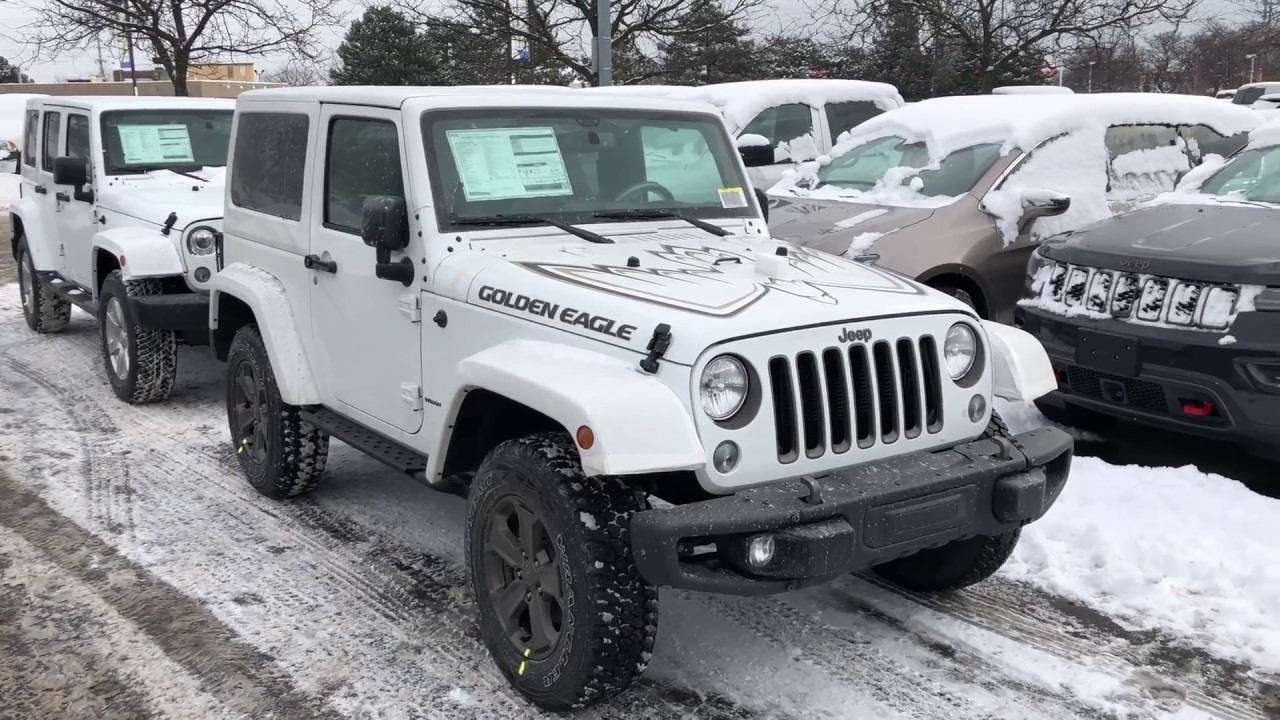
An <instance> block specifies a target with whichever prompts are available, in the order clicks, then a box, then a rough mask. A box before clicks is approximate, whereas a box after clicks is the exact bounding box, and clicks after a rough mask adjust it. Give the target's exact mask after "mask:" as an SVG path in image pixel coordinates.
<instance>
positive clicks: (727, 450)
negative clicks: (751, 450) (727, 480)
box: [711, 440, 741, 475]
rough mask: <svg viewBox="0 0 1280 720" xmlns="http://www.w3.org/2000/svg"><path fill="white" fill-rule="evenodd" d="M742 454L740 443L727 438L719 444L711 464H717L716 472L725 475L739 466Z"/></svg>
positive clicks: (712, 456)
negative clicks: (739, 450)
mask: <svg viewBox="0 0 1280 720" xmlns="http://www.w3.org/2000/svg"><path fill="white" fill-rule="evenodd" d="M740 455H741V453H739V452H738V443H736V442H734V441H732V440H725V441H724V442H722V443H720V444H719V445H717V446H716V451H715V452H713V453H712V454H711V464H712V465H715V468H716V472H718V473H720V474H721V475H725V474H727V473H730V472H733V469H734V468H736V467H738V459H739V457H740Z"/></svg>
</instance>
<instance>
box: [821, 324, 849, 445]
mask: <svg viewBox="0 0 1280 720" xmlns="http://www.w3.org/2000/svg"><path fill="white" fill-rule="evenodd" d="M822 370H823V378H824V379H825V380H826V383H827V412H828V414H829V415H830V417H831V452H833V453H836V454H840V453H843V452H848V451H849V448H850V447H852V446H853V443H852V442H851V441H850V437H851V436H852V435H853V428H852V427H851V426H850V423H849V421H850V419H851V418H850V417H849V377H848V373H846V372H845V364H844V356H843V355H842V354H841V353H840V351H839V350H837V349H836V348H827V349H826V350H823V351H822Z"/></svg>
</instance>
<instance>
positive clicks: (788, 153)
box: [741, 103, 817, 162]
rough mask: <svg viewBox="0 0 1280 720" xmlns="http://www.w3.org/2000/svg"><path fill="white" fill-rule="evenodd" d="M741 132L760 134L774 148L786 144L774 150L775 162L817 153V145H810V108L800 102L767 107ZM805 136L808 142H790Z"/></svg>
mask: <svg viewBox="0 0 1280 720" xmlns="http://www.w3.org/2000/svg"><path fill="white" fill-rule="evenodd" d="M741 134H742V135H760V136H762V137H764V138H765V139H766V140H768V141H769V144H770V145H772V146H774V147H775V148H776V147H778V146H779V145H782V144H783V143H786V144H787V145H786V146H784V147H782V148H780V149H779V152H778V153H777V157H776V158H775V159H776V160H777V161H778V162H786V161H788V160H808V159H811V157H807V156H812V157H816V156H817V148H816V147H812V148H810V146H812V145H813V137H812V136H813V111H812V110H810V108H809V106H808V105H805V104H803V103H792V104H790V105H779V106H777V107H771V108H769V109H768V110H765V111H764V112H762V113H760V114H759V115H756V116H755V118H753V119H752V120H751V122H749V123H747V126H746V127H745V128H743V129H742V133H741ZM806 135H807V136H809V139H808V142H802V143H800V144H793V141H795V140H797V139H798V138H803V137H805V136H806ZM801 145H803V146H804V147H801ZM810 150H812V152H809V151H810Z"/></svg>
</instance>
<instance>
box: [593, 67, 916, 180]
mask: <svg viewBox="0 0 1280 720" xmlns="http://www.w3.org/2000/svg"><path fill="white" fill-rule="evenodd" d="M591 90H593V91H595V92H607V93H624V94H638V95H653V96H655V97H667V98H672V99H683V100H700V101H703V102H709V103H711V104H712V105H714V106H715V107H716V108H717V109H719V110H720V113H721V115H723V116H724V119H725V123H726V124H727V125H728V126H729V132H730V134H732V135H733V136H734V138H735V142H736V144H737V146H738V151H739V153H741V154H742V158H743V162H744V163H746V166H747V173H748V176H749V177H750V178H751V181H752V183H753V184H755V185H757V186H759V187H768V186H770V185H772V184H774V183H775V182H777V181H778V180H779V179H781V178H782V175H783V173H784V172H785V171H787V170H789V169H792V168H794V167H795V164H796V163H798V162H803V161H805V160H813V159H814V158H817V157H820V156H822V155H825V154H826V153H828V152H830V151H831V148H832V147H834V146H835V144H836V143H837V142H839V140H840V136H841V135H843V134H844V133H846V132H849V131H850V130H852V129H853V128H855V127H857V126H858V125H861V124H862V123H863V122H866V121H867V120H869V119H871V118H873V117H875V116H877V115H879V114H881V113H883V112H885V111H888V110H893V109H895V108H900V107H902V105H903V102H902V96H901V95H899V94H898V89H897V88H896V87H894V86H892V85H889V84H887V83H879V82H867V81H864V80H837V79H797V80H744V81H741V82H727V83H714V84H711V85H700V86H698V87H688V86H682V85H623V86H614V87H604V88H591ZM692 162H693V163H695V164H696V163H698V162H699V161H698V160H697V159H696V158H695V159H693V160H692Z"/></svg>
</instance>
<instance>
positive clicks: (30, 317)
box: [15, 237, 71, 333]
mask: <svg viewBox="0 0 1280 720" xmlns="http://www.w3.org/2000/svg"><path fill="white" fill-rule="evenodd" d="M15 260H16V261H17V263H18V291H19V292H20V293H21V295H22V316H23V318H24V319H25V320H26V321H27V327H29V328H31V329H32V330H35V331H36V332H38V333H56V332H62V331H63V330H65V329H66V328H67V325H68V324H69V323H70V322H71V303H70V302H69V301H67V300H63V299H62V298H60V297H58V295H57V294H56V293H54V292H53V290H52V289H50V288H47V287H45V286H44V284H43V283H41V282H40V277H39V276H38V275H36V267H35V264H34V263H33V262H32V260H31V249H30V248H28V247H27V239H26V238H25V237H20V238H18V257H17V258H15Z"/></svg>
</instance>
